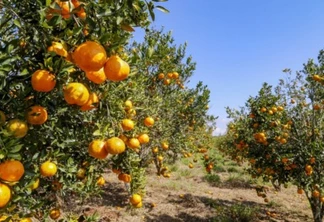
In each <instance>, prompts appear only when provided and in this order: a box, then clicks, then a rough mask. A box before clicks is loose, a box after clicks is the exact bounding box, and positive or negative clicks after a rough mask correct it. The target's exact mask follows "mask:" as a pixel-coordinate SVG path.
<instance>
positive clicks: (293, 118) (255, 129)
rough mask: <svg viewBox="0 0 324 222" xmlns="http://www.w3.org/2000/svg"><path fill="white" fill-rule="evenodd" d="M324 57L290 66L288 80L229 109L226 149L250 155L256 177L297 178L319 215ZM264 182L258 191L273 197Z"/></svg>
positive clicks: (322, 203)
mask: <svg viewBox="0 0 324 222" xmlns="http://www.w3.org/2000/svg"><path fill="white" fill-rule="evenodd" d="M323 61H324V57H323V51H321V52H320V54H319V56H318V63H316V62H314V61H313V60H309V61H308V62H307V63H306V64H304V69H303V70H302V71H300V72H296V73H295V74H294V73H292V72H291V71H290V70H289V69H285V70H284V72H285V74H286V76H285V79H284V80H280V81H279V84H278V86H277V87H275V88H273V87H272V86H270V85H268V84H266V83H265V84H264V85H263V87H262V88H261V90H260V91H259V94H258V95H257V96H255V97H250V98H249V99H248V101H247V102H246V106H245V107H243V108H242V109H241V110H232V109H229V108H228V109H227V112H228V114H229V117H230V118H232V121H231V123H230V124H229V125H228V133H227V135H226V138H225V140H224V142H223V144H222V147H221V150H222V151H224V152H226V153H227V154H228V155H230V156H231V157H232V158H233V159H234V160H236V161H237V162H239V163H241V162H242V161H244V160H245V161H248V163H249V167H248V171H249V173H250V174H251V175H252V177H254V178H259V177H261V178H263V180H264V181H268V182H272V184H273V185H274V186H275V188H277V189H280V187H281V186H282V185H283V186H284V187H287V185H288V183H289V182H291V183H293V184H294V185H296V192H297V193H298V194H301V195H306V196H307V198H308V200H309V203H310V206H311V210H312V213H313V217H314V221H316V222H320V221H322V219H323V215H324V179H323V178H324V177H323V166H324V156H323V132H324V128H323V127H324V124H323V117H324V111H323V109H324V106H323V104H324V100H323V98H324V97H323V96H324V88H323V84H324V76H323V67H324V63H323ZM266 191H267V190H266V189H264V187H258V188H257V194H258V196H260V197H262V198H264V201H265V202H268V201H269V199H268V197H267V194H266Z"/></svg>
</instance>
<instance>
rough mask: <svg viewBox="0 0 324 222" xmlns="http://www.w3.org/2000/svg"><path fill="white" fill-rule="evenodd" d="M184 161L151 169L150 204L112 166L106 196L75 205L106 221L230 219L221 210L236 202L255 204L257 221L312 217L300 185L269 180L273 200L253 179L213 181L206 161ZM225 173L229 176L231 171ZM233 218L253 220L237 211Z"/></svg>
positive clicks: (303, 220)
mask: <svg viewBox="0 0 324 222" xmlns="http://www.w3.org/2000/svg"><path fill="white" fill-rule="evenodd" d="M178 165H179V166H178V167H179V168H178V170H177V171H176V172H172V175H171V177H170V178H164V177H158V176H156V175H155V173H154V171H153V169H150V172H149V176H148V178H147V188H146V196H145V197H144V201H143V202H144V205H143V207H142V208H140V209H133V208H131V207H130V206H129V201H128V198H129V194H128V191H127V187H125V184H124V183H122V182H120V181H118V179H117V176H116V175H115V174H114V173H110V172H109V173H107V174H106V175H105V179H106V184H105V185H104V187H103V189H104V194H103V195H102V198H97V197H95V198H91V200H89V201H87V202H86V203H85V204H82V205H80V204H79V205H78V203H77V202H76V203H75V204H76V206H74V210H73V211H74V212H75V213H77V214H79V215H80V214H83V215H88V216H89V215H93V214H94V213H96V214H97V215H98V216H99V218H100V219H99V221H103V222H106V221H107V222H109V221H118V222H123V221H125V222H142V221H147V222H153V221H165V222H180V221H183V222H200V221H201V222H207V221H224V219H222V218H224V217H221V216H222V215H223V214H224V213H226V212H227V211H228V210H229V209H231V207H232V206H234V205H235V206H244V207H251V209H254V210H255V211H256V212H257V213H256V216H255V217H254V219H253V221H287V222H294V221H296V222H297V221H300V222H307V221H312V215H311V210H310V207H309V204H308V201H307V199H306V197H305V195H299V194H297V192H296V187H294V186H289V187H288V188H286V189H282V190H281V191H280V192H276V191H275V190H274V189H273V188H272V187H271V186H269V191H268V193H267V197H268V199H269V202H268V203H265V202H264V199H263V198H261V197H258V196H257V194H256V191H255V189H254V188H253V186H254V185H253V184H252V185H249V184H244V183H239V182H238V183H231V184H226V183H222V184H221V185H220V186H213V185H212V184H210V183H208V182H207V181H206V180H205V179H204V176H205V175H206V173H205V172H204V169H203V167H202V166H199V165H198V164H196V165H195V167H194V168H193V169H189V168H188V166H186V165H184V164H181V163H179V164H178ZM219 175H220V177H221V179H222V181H223V180H224V181H225V179H226V178H228V177H229V175H230V173H227V172H224V173H220V174H219ZM69 210H71V208H70V209H69ZM232 216H233V215H232ZM229 221H251V220H244V218H241V217H237V218H235V216H233V217H232V220H229Z"/></svg>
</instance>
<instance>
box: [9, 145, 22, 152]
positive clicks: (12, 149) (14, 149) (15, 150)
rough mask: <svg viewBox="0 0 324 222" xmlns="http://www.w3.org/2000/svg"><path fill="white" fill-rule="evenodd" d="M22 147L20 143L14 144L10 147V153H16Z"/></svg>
mask: <svg viewBox="0 0 324 222" xmlns="http://www.w3.org/2000/svg"><path fill="white" fill-rule="evenodd" d="M22 147H23V145H22V144H20V145H16V146H14V147H12V148H10V153H18V152H19V151H20V150H21V148H22Z"/></svg>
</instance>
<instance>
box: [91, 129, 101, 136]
mask: <svg viewBox="0 0 324 222" xmlns="http://www.w3.org/2000/svg"><path fill="white" fill-rule="evenodd" d="M92 135H93V136H101V135H102V134H101V132H100V130H96V131H94V132H93V133H92Z"/></svg>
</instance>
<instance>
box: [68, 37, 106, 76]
mask: <svg viewBox="0 0 324 222" xmlns="http://www.w3.org/2000/svg"><path fill="white" fill-rule="evenodd" d="M72 58H73V61H74V63H75V64H76V65H77V66H78V67H80V69H82V70H83V71H86V72H89V71H98V70H100V69H101V68H102V67H103V66H104V64H105V63H106V60H107V54H106V50H105V48H104V47H103V46H102V45H100V44H99V43H97V42H94V41H87V42H84V43H82V44H81V45H79V46H78V47H77V48H76V49H75V50H74V52H73V53H72Z"/></svg>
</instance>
